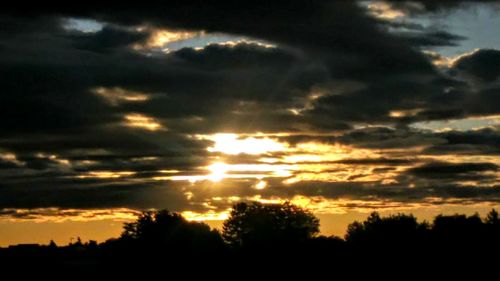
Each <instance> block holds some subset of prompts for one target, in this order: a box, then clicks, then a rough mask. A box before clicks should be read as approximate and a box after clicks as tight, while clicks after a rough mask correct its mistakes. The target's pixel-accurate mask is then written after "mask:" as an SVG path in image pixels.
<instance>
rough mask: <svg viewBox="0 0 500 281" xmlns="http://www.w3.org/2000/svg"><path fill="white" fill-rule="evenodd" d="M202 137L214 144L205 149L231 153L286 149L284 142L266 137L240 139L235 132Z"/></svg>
mask: <svg viewBox="0 0 500 281" xmlns="http://www.w3.org/2000/svg"><path fill="white" fill-rule="evenodd" d="M202 138H206V139H209V140H212V141H213V142H214V145H213V146H212V147H209V148H208V149H207V150H208V151H210V152H222V153H225V154H231V155H236V154H241V153H245V154H252V155H258V154H263V153H267V152H275V151H284V150H285V149H286V145H285V144H283V143H279V142H277V141H276V140H273V139H270V138H267V137H264V138H255V137H247V138H243V139H240V138H238V135H237V134H215V135H212V136H207V137H202Z"/></svg>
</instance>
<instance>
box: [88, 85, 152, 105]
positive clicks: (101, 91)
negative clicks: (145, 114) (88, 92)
mask: <svg viewBox="0 0 500 281" xmlns="http://www.w3.org/2000/svg"><path fill="white" fill-rule="evenodd" d="M92 92H93V93H94V94H96V95H98V96H100V97H101V98H103V99H104V100H105V101H106V102H107V103H109V104H110V105H112V106H118V105H120V104H122V103H125V102H145V101H148V100H149V99H150V98H151V97H150V95H149V94H146V93H142V92H136V91H129V90H126V89H123V88H120V87H113V88H106V87H97V88H94V89H92Z"/></svg>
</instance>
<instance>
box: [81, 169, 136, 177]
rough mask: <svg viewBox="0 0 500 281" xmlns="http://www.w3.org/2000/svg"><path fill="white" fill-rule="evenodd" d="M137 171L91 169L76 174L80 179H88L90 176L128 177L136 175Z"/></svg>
mask: <svg viewBox="0 0 500 281" xmlns="http://www.w3.org/2000/svg"><path fill="white" fill-rule="evenodd" d="M135 174H136V173H135V172H131V171H118V172H114V171H90V172H87V173H84V174H81V175H78V176H76V177H77V178H79V179H88V178H91V179H92V178H94V179H116V178H122V177H128V176H132V175H135Z"/></svg>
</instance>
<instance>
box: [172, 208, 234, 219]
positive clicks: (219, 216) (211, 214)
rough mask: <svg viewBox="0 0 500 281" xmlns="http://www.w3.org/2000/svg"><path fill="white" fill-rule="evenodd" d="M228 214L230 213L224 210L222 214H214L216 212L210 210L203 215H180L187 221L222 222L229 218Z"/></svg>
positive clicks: (192, 213)
mask: <svg viewBox="0 0 500 281" xmlns="http://www.w3.org/2000/svg"><path fill="white" fill-rule="evenodd" d="M229 212H230V210H225V211H222V212H216V211H213V210H210V211H208V212H205V213H199V212H193V211H184V212H182V213H181V214H182V216H183V217H184V218H186V219H187V220H188V221H223V220H226V219H227V218H228V217H229Z"/></svg>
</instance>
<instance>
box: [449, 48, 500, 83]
mask: <svg viewBox="0 0 500 281" xmlns="http://www.w3.org/2000/svg"><path fill="white" fill-rule="evenodd" d="M499 63H500V50H495V49H479V50H476V51H474V52H472V53H468V54H465V55H462V56H460V57H459V58H458V59H457V60H456V61H455V62H454V63H453V66H452V69H453V70H454V71H457V72H459V73H464V74H468V75H471V76H473V77H475V78H478V79H481V80H483V81H485V82H494V81H495V80H498V78H499V77H500V68H499V67H498V65H499Z"/></svg>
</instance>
